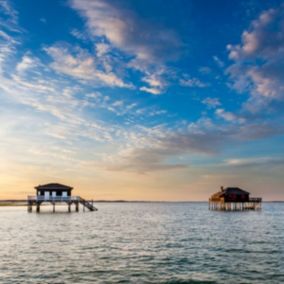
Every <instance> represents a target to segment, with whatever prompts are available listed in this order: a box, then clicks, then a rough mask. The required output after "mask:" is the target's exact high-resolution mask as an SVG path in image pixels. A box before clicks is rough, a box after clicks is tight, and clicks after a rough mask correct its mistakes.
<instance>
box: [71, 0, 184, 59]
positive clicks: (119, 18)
mask: <svg viewBox="0 0 284 284" xmlns="http://www.w3.org/2000/svg"><path fill="white" fill-rule="evenodd" d="M71 5H72V7H73V8H74V9H76V10H77V11H78V12H80V13H81V15H82V16H83V17H84V18H85V19H86V23H87V27H88V29H89V31H90V33H91V34H93V36H94V37H100V36H104V37H105V38H106V39H107V40H108V41H109V42H110V43H111V44H113V45H114V46H115V47H117V48H119V49H121V50H123V51H125V52H127V53H129V54H132V55H134V56H135V57H136V58H137V59H141V60H146V61H153V60H155V61H156V60H159V59H161V58H163V59H165V58H166V57H169V56H171V55H173V53H174V50H177V49H178V48H179V46H180V40H179V38H178V37H177V35H176V34H175V33H174V32H173V31H171V30H168V29H165V28H160V27H158V26H155V24H150V23H149V22H147V21H143V19H141V18H140V17H139V16H138V15H137V14H135V13H134V12H133V11H130V10H127V9H125V8H122V7H119V6H118V5H117V3H115V2H110V1H102V0H94V1H87V0H72V1H71ZM169 50H171V53H168V51H169Z"/></svg>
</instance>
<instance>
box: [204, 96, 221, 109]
mask: <svg viewBox="0 0 284 284" xmlns="http://www.w3.org/2000/svg"><path fill="white" fill-rule="evenodd" d="M202 103H203V104H204V105H206V106H207V107H208V108H209V109H212V108H216V107H218V106H220V105H221V103H220V100H219V98H209V97H208V98H205V99H204V100H202Z"/></svg>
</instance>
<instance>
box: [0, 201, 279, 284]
mask: <svg viewBox="0 0 284 284" xmlns="http://www.w3.org/2000/svg"><path fill="white" fill-rule="evenodd" d="M96 207H97V208H98V211H96V212H88V211H85V212H83V211H82V210H81V211H80V212H79V213H75V212H72V213H67V206H62V207H58V208H57V210H58V212H57V213H52V212H51V211H52V209H51V207H48V206H47V207H42V212H41V213H39V214H38V213H35V212H33V213H27V210H26V208H25V207H1V208H0V226H1V227H0V283H1V284H4V283H7V284H8V283H13V284H15V283H21V284H22V283H29V284H32V283H37V284H38V283H40V284H41V283H48V284H53V283H58V284H59V283H76V284H77V283H172V284H173V283H228V284H234V283H257V284H260V283H271V284H273V283H284V203H264V204H263V208H262V210H261V211H247V212H218V211H209V210H208V204H207V203H190V202H188V203H162V202H161V203H154V202H153V203H125V202H124V203H123V202H121V203H119V202H118V203H97V204H96Z"/></svg>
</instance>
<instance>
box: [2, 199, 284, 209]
mask: <svg viewBox="0 0 284 284" xmlns="http://www.w3.org/2000/svg"><path fill="white" fill-rule="evenodd" d="M89 201H93V202H94V203H207V202H208V201H190V200H187V201H147V200H89ZM263 202H264V203H284V200H272V201H263ZM26 205H27V200H26V199H3V200H0V207H4V206H26Z"/></svg>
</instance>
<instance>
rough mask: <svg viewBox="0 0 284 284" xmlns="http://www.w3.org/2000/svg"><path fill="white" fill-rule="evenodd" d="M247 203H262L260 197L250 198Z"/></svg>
mask: <svg viewBox="0 0 284 284" xmlns="http://www.w3.org/2000/svg"><path fill="white" fill-rule="evenodd" d="M249 202H262V198H260V197H250V199H249Z"/></svg>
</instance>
